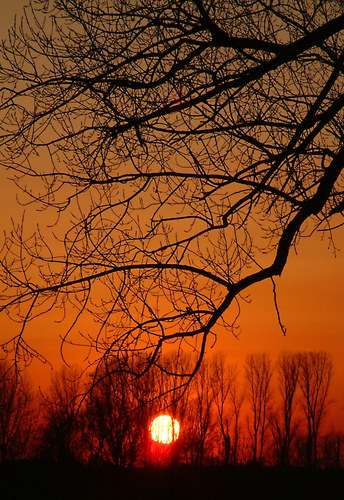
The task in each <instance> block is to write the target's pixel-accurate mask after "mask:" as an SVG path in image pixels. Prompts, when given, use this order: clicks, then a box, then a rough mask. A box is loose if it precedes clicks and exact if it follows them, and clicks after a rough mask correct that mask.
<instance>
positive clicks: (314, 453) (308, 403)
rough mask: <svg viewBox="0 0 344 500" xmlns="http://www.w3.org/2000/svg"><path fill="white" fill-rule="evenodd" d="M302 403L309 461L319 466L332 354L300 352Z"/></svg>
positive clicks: (331, 372)
mask: <svg viewBox="0 0 344 500" xmlns="http://www.w3.org/2000/svg"><path fill="white" fill-rule="evenodd" d="M298 357H299V366H300V376H299V385H300V389H301V393H302V398H301V404H302V408H303V411H304V414H305V417H306V421H307V431H308V435H307V461H308V465H309V466H310V467H317V463H318V438H319V428H320V425H321V423H322V421H323V419H324V416H325V412H326V409H327V407H328V404H329V403H330V401H329V399H328V391H329V387H330V382H331V378H332V375H333V364H332V361H331V358H330V355H329V354H328V353H327V352H324V351H318V352H302V353H299V355H298Z"/></svg>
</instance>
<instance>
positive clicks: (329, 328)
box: [0, 0, 344, 430]
mask: <svg viewBox="0 0 344 500" xmlns="http://www.w3.org/2000/svg"><path fill="white" fill-rule="evenodd" d="M25 3H26V2H25V0H11V1H10V2H9V1H8V0H0V6H1V17H0V35H1V37H2V36H4V35H5V34H6V29H7V27H8V26H9V24H10V23H11V20H12V19H13V16H14V13H15V12H20V10H21V7H22V5H24V4H25ZM3 175H4V174H3V172H1V175H0V225H1V228H2V229H4V228H5V227H8V226H9V221H10V217H11V216H13V217H15V216H18V215H19V214H20V211H21V209H18V207H17V206H16V198H15V194H16V193H15V186H12V185H10V184H9V183H8V182H5V181H4V178H3ZM335 243H336V246H337V248H338V249H339V250H338V252H337V255H336V257H334V256H333V254H332V253H331V250H329V249H328V248H327V247H328V242H327V240H326V239H324V241H321V239H320V237H319V236H318V237H313V238H312V240H304V241H303V242H302V244H301V245H300V246H299V249H298V255H295V253H294V252H292V254H291V255H290V258H289V261H288V264H287V267H286V269H285V271H284V273H283V275H282V277H281V278H280V279H278V278H277V279H276V284H277V287H278V299H279V306H280V313H281V317H282V322H283V324H284V325H285V326H286V328H287V335H286V336H285V337H284V336H283V335H282V332H281V330H280V328H279V326H278V323H277V318H276V313H275V310H274V306H273V296H272V292H271V284H270V283H263V284H259V285H256V286H255V287H254V288H253V289H251V290H250V293H251V299H252V302H251V303H250V304H245V305H243V306H242V313H241V317H240V319H239V324H240V331H241V334H240V336H239V338H238V339H236V338H234V337H233V336H232V335H231V333H228V332H223V333H222V334H221V335H219V337H218V342H217V345H216V348H215V349H216V350H221V351H224V352H226V353H227V354H228V359H229V361H231V362H233V363H237V364H238V365H239V366H240V365H241V364H242V363H243V361H244V359H245V356H246V354H247V353H252V352H263V351H265V352H268V353H270V355H271V357H272V359H273V360H275V359H276V358H277V356H278V353H279V352H280V351H281V350H284V349H285V350H320V349H322V350H325V351H328V352H329V353H330V354H331V356H332V359H333V362H334V368H335V372H334V378H333V383H332V390H331V394H332V396H333V398H334V399H335V400H336V403H335V404H334V405H333V407H332V411H331V418H333V420H335V421H336V423H338V422H343V421H344V319H343V311H344V308H343V303H344V253H343V252H344V228H341V229H339V230H338V231H337V233H336V239H335ZM46 321H47V320H46ZM48 324H49V323H47V322H46V323H45V324H43V323H42V328H41V331H39V330H37V331H36V332H35V340H36V342H37V344H38V345H40V346H41V348H42V351H43V352H44V354H47V355H48V356H49V355H51V356H52V358H55V356H56V354H57V353H58V330H57V332H56V333H54V334H51V333H50V328H49V326H47V325H48ZM7 328H10V325H9V324H8V323H7V322H6V323H3V324H2V325H1V330H2V331H3V332H4V329H7ZM47 329H48V330H49V334H48V332H47ZM0 335H1V332H0ZM34 368H35V370H34V373H35V374H36V379H37V380H38V382H39V383H41V384H44V381H46V380H49V373H50V369H49V368H48V367H47V366H40V365H38V363H35V364H34ZM342 430H344V429H343V426H342Z"/></svg>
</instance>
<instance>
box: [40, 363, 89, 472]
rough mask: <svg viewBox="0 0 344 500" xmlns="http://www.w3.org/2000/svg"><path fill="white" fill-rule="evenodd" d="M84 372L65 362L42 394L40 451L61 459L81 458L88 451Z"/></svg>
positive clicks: (65, 460) (68, 460) (61, 460)
mask: <svg viewBox="0 0 344 500" xmlns="http://www.w3.org/2000/svg"><path fill="white" fill-rule="evenodd" d="M83 392H84V388H83V383H82V378H81V372H80V370H79V369H78V368H76V367H67V366H65V365H63V366H62V367H61V369H60V370H59V371H57V372H54V373H53V374H52V376H51V382H50V386H49V387H48V389H47V390H46V391H45V394H44V395H43V420H44V423H43V426H42V436H41V446H40V454H41V455H42V456H46V457H48V458H50V459H53V460H56V461H59V462H70V461H74V460H80V459H81V458H82V457H83V455H84V452H85V442H86V441H85V433H84V419H83V416H84V415H83V411H82V409H81V408H80V400H81V398H82V395H83Z"/></svg>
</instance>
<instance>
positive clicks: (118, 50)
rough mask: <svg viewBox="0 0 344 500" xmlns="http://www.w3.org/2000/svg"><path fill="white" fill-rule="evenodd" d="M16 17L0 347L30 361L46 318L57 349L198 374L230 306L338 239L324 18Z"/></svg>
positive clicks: (331, 69) (304, 5) (221, 14)
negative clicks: (325, 237) (173, 353)
mask: <svg viewBox="0 0 344 500" xmlns="http://www.w3.org/2000/svg"><path fill="white" fill-rule="evenodd" d="M29 4H30V5H29V7H28V8H27V10H26V16H25V18H24V19H23V21H22V22H18V23H17V24H16V26H14V28H13V29H12V30H11V32H10V35H9V37H8V39H7V40H6V41H5V42H4V43H3V44H2V48H1V58H2V63H1V69H0V81H1V85H2V89H1V96H0V115H1V119H0V123H1V125H0V136H1V143H2V149H1V163H2V165H3V166H4V167H7V168H8V169H9V173H10V176H11V177H12V179H13V180H14V182H15V183H16V185H17V186H18V188H19V189H20V190H21V192H22V195H21V202H22V203H24V204H29V205H30V204H31V206H29V207H28V209H27V210H29V221H28V224H26V222H25V219H24V220H23V221H22V223H18V224H17V223H14V225H13V228H12V230H10V231H9V232H8V234H7V235H6V239H5V240H4V244H3V248H2V253H1V270H2V275H1V282H2V291H1V298H2V311H3V312H5V313H8V314H9V315H10V316H11V317H12V318H13V319H15V320H19V321H20V327H19V330H18V332H17V333H16V334H15V336H11V338H8V339H5V340H4V343H8V345H7V347H11V346H13V341H14V346H15V353H16V355H17V357H18V356H20V355H22V356H24V357H25V359H27V357H30V356H32V355H37V353H36V351H35V350H34V349H33V347H32V346H31V345H30V341H29V337H28V336H24V333H23V332H24V330H25V328H26V327H27V323H28V322H29V321H31V320H34V319H35V318H36V317H37V316H38V315H40V314H43V313H45V312H46V311H50V310H52V309H54V311H56V313H58V312H59V311H61V310H62V311H63V313H62V314H63V318H64V317H66V318H67V319H66V321H68V322H69V323H68V325H67V326H66V336H65V337H63V338H64V342H66V341H68V339H70V340H71V341H73V342H79V343H80V342H82V343H83V344H84V345H85V344H86V347H93V348H94V347H95V348H96V350H94V352H96V353H97V354H98V356H99V357H102V356H106V355H107V353H108V351H109V350H111V351H112V352H113V353H118V354H119V355H121V354H122V353H127V351H130V352H137V353H140V352H142V350H143V349H146V350H147V351H148V352H149V354H150V355H149V356H148V357H147V363H148V365H153V364H155V365H157V366H159V356H160V354H161V351H162V348H163V345H165V344H169V343H175V344H176V343H179V345H180V348H181V349H183V348H184V349H187V347H188V346H189V345H190V344H192V347H197V349H198V352H199V353H200V354H199V359H198V361H197V362H196V365H195V367H194V369H197V367H198V365H199V362H200V360H201V358H202V356H203V354H204V351H205V347H206V344H207V340H208V339H209V337H211V336H212V335H213V334H216V332H217V330H216V326H217V325H221V324H222V323H225V324H226V325H227V326H229V327H230V326H232V325H233V317H234V316H236V307H237V303H238V301H240V294H241V293H242V292H244V291H247V289H248V288H249V287H250V286H252V285H254V284H255V283H258V282H260V281H262V280H266V279H272V278H273V277H274V276H279V275H280V274H281V273H282V271H283V269H284V267H285V265H286V262H287V258H288V254H289V251H290V249H291V247H292V246H294V245H297V243H298V240H299V236H300V234H302V235H307V236H310V235H312V234H313V232H314V231H315V230H316V229H326V230H331V229H332V227H333V225H336V224H337V225H338V224H340V221H341V219H340V217H341V215H340V214H341V213H342V202H343V176H342V169H343V165H344V162H343V160H344V145H343V105H344V96H343V92H342V88H343V58H344V50H343V42H344V40H343V32H344V14H343V11H342V3H341V2H339V1H338V2H337V1H331V2H330V1H325V0H303V1H302V2H298V1H291V2H284V3H281V2H278V1H274V0H273V1H270V0H269V1H265V0H259V1H257V2H252V3H247V2H243V1H242V0H233V2H231V3H230V8H229V5H228V4H227V3H226V2H223V1H222V0H214V1H213V0H193V1H190V2H185V1H184V0H177V1H172V0H162V1H159V2H156V1H154V0H144V1H143V0H139V1H137V0H129V1H127V2H123V1H121V0H111V1H109V0H97V1H96V2H95V1H94V0H70V1H68V2H66V1H64V0H34V1H33V0H31V1H30V2H29ZM30 207H31V208H32V210H34V209H38V210H45V211H46V213H47V215H46V217H47V220H50V221H53V224H54V226H53V227H49V228H46V227H45V224H43V225H42V227H40V228H35V229H33V228H32V220H35V219H34V217H31V214H32V213H33V212H30ZM329 234H331V231H330V232H329ZM230 308H232V309H234V311H233V313H234V314H232V315H231V314H227V311H228V310H229V309H230ZM72 314H74V319H71V317H72V316H71V315H72ZM90 317H92V318H93V319H95V323H94V327H93V328H90V327H87V328H86V327H85V326H84V325H85V324H87V325H89V324H90V323H89V319H90ZM78 322H80V324H81V325H82V326H81V327H80V328H79V329H78ZM79 330H80V331H81V339H80V338H79V339H78V340H76V336H78V335H79V333H78V332H79ZM73 331H74V332H75V333H74V337H73Z"/></svg>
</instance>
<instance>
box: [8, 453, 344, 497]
mask: <svg viewBox="0 0 344 500" xmlns="http://www.w3.org/2000/svg"><path fill="white" fill-rule="evenodd" d="M132 498H135V499H138V500H141V499H150V500H155V499H159V500H170V499H178V500H179V499H188V500H189V499H197V500H198V499H217V498H224V499H227V498H228V499H240V500H241V499H264V500H270V499H274V500H275V499H288V500H294V499H295V500H298V499H300V500H301V499H302V500H308V499H309V500H310V499H312V500H314V499H318V498H321V499H326V500H331V499H338V500H342V499H344V470H319V471H310V470H307V469H295V468H294V469H279V468H270V467H258V466H256V467H254V466H246V467H205V468H202V469H201V468H192V467H182V466H180V467H174V468H171V467H161V468H147V469H116V468H114V467H111V466H103V467H83V466H81V465H75V464H74V465H72V466H69V467H67V466H61V465H56V464H49V463H41V462H13V463H7V464H2V465H0V499H1V500H14V499H23V500H24V499H25V500H26V499H35V500H41V499H46V500H57V499H59V500H60V499H61V500H69V499H73V500H78V499H87V500H88V499H92V500H98V499H99V500H103V499H104V500H105V499H132Z"/></svg>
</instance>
